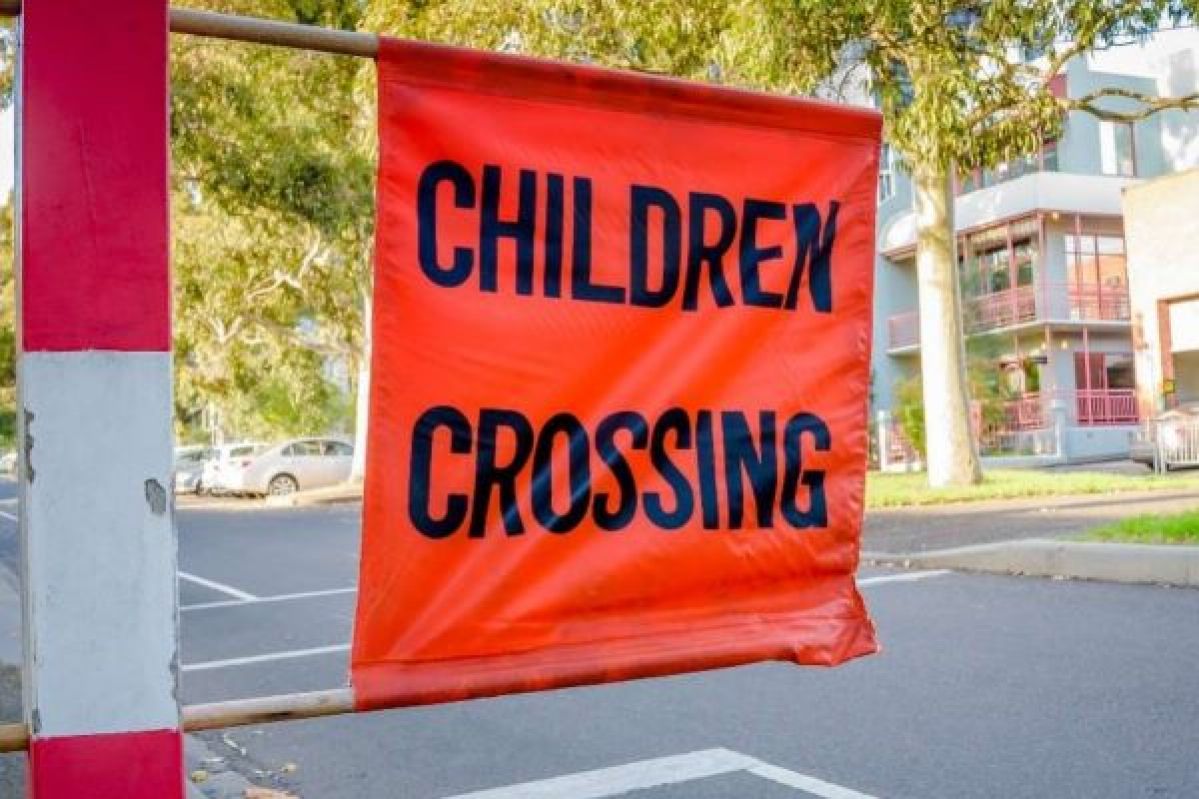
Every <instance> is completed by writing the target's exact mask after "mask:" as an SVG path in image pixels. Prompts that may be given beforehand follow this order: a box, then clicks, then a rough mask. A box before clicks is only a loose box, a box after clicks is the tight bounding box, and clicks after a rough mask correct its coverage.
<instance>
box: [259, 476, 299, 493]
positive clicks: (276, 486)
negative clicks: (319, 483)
mask: <svg viewBox="0 0 1199 799" xmlns="http://www.w3.org/2000/svg"><path fill="white" fill-rule="evenodd" d="M299 490H300V484H299V483H297V482H296V478H294V477H292V476H291V475H290V474H277V475H275V476H274V477H272V478H271V481H270V482H269V483H267V486H266V493H267V494H269V495H270V496H272V497H281V496H284V495H285V494H294V493H296V492H297V491H299Z"/></svg>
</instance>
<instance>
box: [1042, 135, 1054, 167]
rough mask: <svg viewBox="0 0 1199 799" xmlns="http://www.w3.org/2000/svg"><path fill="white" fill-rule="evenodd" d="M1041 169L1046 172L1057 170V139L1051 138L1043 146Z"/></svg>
mask: <svg viewBox="0 0 1199 799" xmlns="http://www.w3.org/2000/svg"><path fill="white" fill-rule="evenodd" d="M1041 169H1043V170H1044V171H1046V172H1056V171H1057V141H1056V140H1050V141H1047V142H1045V144H1043V145H1042V146H1041Z"/></svg>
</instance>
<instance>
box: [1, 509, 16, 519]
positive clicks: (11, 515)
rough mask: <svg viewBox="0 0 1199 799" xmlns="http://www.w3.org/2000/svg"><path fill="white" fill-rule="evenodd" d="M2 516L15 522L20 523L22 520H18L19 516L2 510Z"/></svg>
mask: <svg viewBox="0 0 1199 799" xmlns="http://www.w3.org/2000/svg"><path fill="white" fill-rule="evenodd" d="M0 516H3V517H4V518H6V519H12V520H13V521H14V522H16V521H20V519H18V518H17V514H15V513H9V512H8V511H3V510H0Z"/></svg>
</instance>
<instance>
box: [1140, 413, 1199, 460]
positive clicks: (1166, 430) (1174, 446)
mask: <svg viewBox="0 0 1199 799" xmlns="http://www.w3.org/2000/svg"><path fill="white" fill-rule="evenodd" d="M1149 434H1150V440H1151V441H1153V464H1154V470H1155V471H1157V472H1165V471H1166V470H1167V469H1174V468H1178V467H1182V466H1199V419H1160V420H1158V421H1155V422H1150V423H1149Z"/></svg>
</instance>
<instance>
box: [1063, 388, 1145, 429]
mask: <svg viewBox="0 0 1199 799" xmlns="http://www.w3.org/2000/svg"><path fill="white" fill-rule="evenodd" d="M1076 393H1077V396H1076V397H1075V409H1076V411H1077V413H1078V423H1079V424H1081V425H1104V424H1136V423H1137V421H1138V420H1139V419H1140V414H1138V413H1137V396H1136V392H1135V391H1134V390H1132V389H1131V388H1128V389H1121V388H1109V389H1102V390H1090V391H1079V392H1076Z"/></svg>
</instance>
